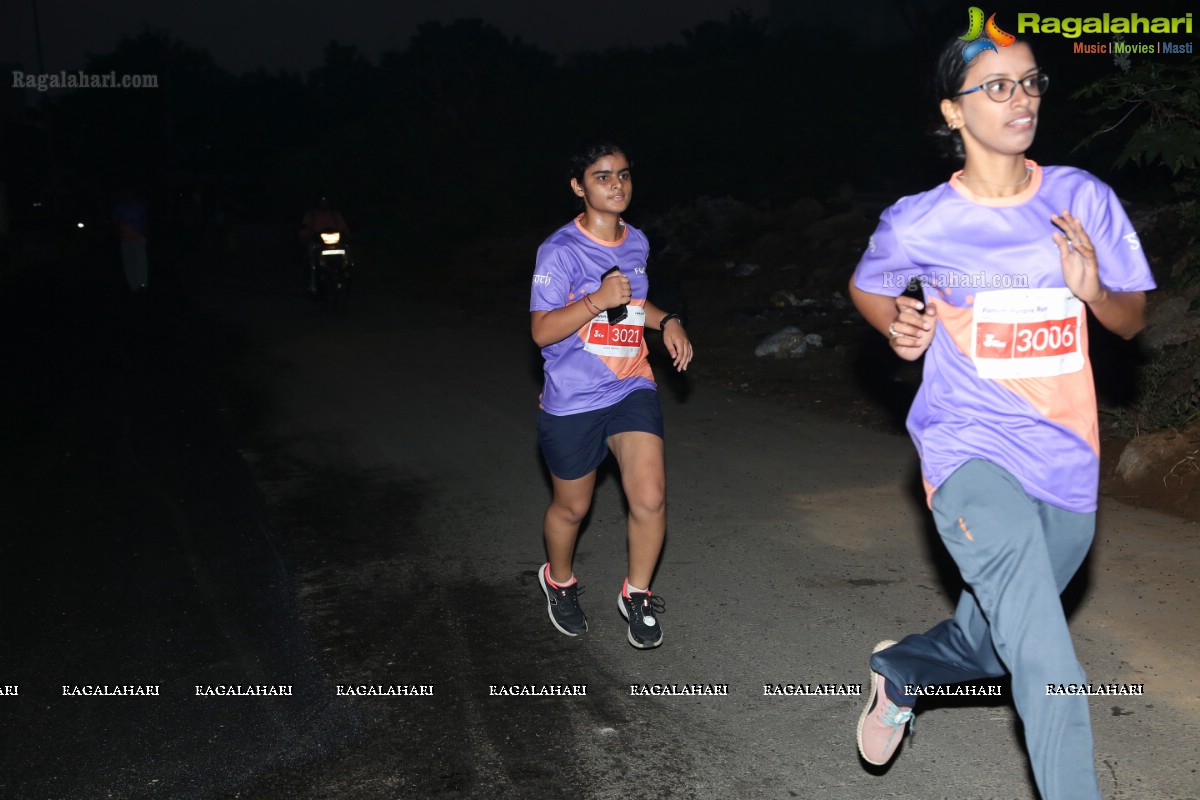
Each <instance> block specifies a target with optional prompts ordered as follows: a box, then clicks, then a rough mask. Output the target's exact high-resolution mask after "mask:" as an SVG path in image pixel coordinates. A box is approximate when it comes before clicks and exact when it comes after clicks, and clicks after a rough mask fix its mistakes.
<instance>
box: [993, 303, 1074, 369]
mask: <svg viewBox="0 0 1200 800" xmlns="http://www.w3.org/2000/svg"><path fill="white" fill-rule="evenodd" d="M1083 325H1084V317H1083V302H1082V301H1080V300H1079V298H1077V297H1075V296H1074V295H1072V294H1071V290H1070V289H1001V290H998V291H991V292H980V293H978V294H977V295H976V296H975V311H974V320H973V324H972V331H971V357H972V359H973V360H974V361H975V368H976V369H977V370H978V371H979V377H981V378H1046V377H1051V376H1053V375H1066V374H1068V373H1071V372H1078V371H1079V370H1081V369H1083V348H1082V342H1081V341H1080V338H1081V337H1080V334H1081V333H1082V330H1083Z"/></svg>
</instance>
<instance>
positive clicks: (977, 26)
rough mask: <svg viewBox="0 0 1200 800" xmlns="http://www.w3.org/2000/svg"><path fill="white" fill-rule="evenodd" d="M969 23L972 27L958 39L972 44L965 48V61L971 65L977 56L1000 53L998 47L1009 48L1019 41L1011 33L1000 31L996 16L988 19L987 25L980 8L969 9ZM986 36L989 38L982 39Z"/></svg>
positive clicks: (972, 7)
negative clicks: (988, 51) (988, 52)
mask: <svg viewBox="0 0 1200 800" xmlns="http://www.w3.org/2000/svg"><path fill="white" fill-rule="evenodd" d="M967 21H968V22H969V23H970V27H969V29H968V30H967V34H966V35H965V36H960V37H958V38H959V39H962V40H963V41H964V42H970V44H969V45H967V46H966V47H964V48H963V54H962V55H963V59H964V60H965V61H966V62H967V63H968V64H970V63H971V62H972V61H974V60H975V56H977V55H979V54H980V53H982V52H983V51H984V50H991V51H992V52H993V53H998V52H999V51H998V50H997V49H996V45H1000V46H1001V47H1008V46H1009V45H1010V44H1012V43H1013V42H1015V41H1016V40H1017V37H1015V36H1013V35H1012V34H1011V33H1005V32H1004V31H1002V30H1000V26H999V25H997V24H996V15H995V14H992V15H991V16H990V17H988V19H987V24H984V22H983V9H982V8H980V7H979V6H971V7H970V8H969V9H967ZM985 34H986V37H987V38H984V39H980V38H979V37H980V36H983V35H985Z"/></svg>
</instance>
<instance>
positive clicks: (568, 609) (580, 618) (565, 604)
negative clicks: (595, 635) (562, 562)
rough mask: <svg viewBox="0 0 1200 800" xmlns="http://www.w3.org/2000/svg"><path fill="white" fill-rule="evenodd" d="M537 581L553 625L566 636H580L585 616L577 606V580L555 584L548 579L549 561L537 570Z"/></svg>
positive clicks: (585, 620)
mask: <svg viewBox="0 0 1200 800" xmlns="http://www.w3.org/2000/svg"><path fill="white" fill-rule="evenodd" d="M538 583H540V584H541V585H542V591H543V592H545V593H546V611H547V612H548V613H549V614H550V621H551V622H553V623H554V627H556V628H558V629H559V630H560V631H562V632H563V633H565V634H566V635H567V636H580V635H582V634H584V633H586V632H587V629H588V627H587V617H585V616H584V615H583V609H582V608H580V607H579V581H575V582H574V583H572V584H571V585H570V586H556V585H555V584H553V583H551V581H550V562H549V561H547V562H546V563H545V564H543V565H542V568H541V569H540V570H538Z"/></svg>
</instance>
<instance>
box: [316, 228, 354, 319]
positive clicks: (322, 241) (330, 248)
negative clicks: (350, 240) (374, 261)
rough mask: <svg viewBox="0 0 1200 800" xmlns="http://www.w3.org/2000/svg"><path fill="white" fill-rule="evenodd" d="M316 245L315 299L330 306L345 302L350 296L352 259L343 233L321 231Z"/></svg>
mask: <svg viewBox="0 0 1200 800" xmlns="http://www.w3.org/2000/svg"><path fill="white" fill-rule="evenodd" d="M317 238H318V240H319V243H318V244H317V245H316V262H317V298H316V299H317V301H318V302H324V303H327V304H328V305H330V306H338V305H341V304H342V303H345V302H346V300H347V299H349V297H350V283H351V268H352V267H353V259H352V258H351V255H350V247H349V246H348V245H347V244H346V242H345V235H344V234H342V233H341V232H339V231H333V230H330V231H322V232H321V233H320V234H319V235H318V237H317Z"/></svg>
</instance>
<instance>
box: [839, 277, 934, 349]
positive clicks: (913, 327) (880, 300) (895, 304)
mask: <svg viewBox="0 0 1200 800" xmlns="http://www.w3.org/2000/svg"><path fill="white" fill-rule="evenodd" d="M850 299H851V300H853V301H854V307H855V308H857V309H858V313H860V314H862V315H863V318H864V319H866V321H867V322H868V323H869V324H870V325H871V327H872V328H874V329H875V330H877V331H879V332H880V333H882V334H883V335H884V336H886V337H888V344H890V345H891V346H892V349H893V350H895V351H896V355H898V356H900V357H901V358H903V359H904V360H905V361H916V360H917V359H918V358H920V357H921V356H922V355H923V354H924V353H925V351H926V350H928V349H929V344H930V343H931V342H932V341H933V334H934V331H935V330H936V328H937V307H936V306H932V305H931V306H926V305H925V304H924V303H922V302H921V301H920V300H916V299H914V298H912V297H908V296H906V295H900V296H899V297H889V296H888V295H885V294H872V293H871V292H864V291H863V290H862V289H859V288H858V287H857V286H855V284H854V279H853V278H851V279H850ZM922 312H923V313H922Z"/></svg>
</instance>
